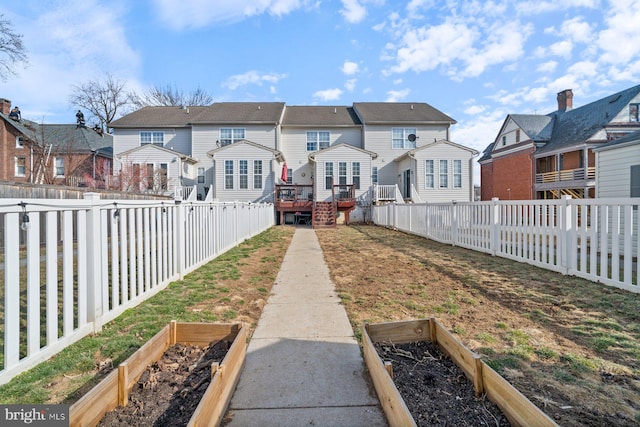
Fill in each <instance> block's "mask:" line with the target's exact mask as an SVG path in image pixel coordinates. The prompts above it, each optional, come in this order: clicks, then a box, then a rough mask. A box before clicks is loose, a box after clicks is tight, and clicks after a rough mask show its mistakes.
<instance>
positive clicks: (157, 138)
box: [140, 131, 164, 147]
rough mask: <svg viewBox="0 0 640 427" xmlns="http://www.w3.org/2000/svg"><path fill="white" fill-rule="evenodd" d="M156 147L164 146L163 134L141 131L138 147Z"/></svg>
mask: <svg viewBox="0 0 640 427" xmlns="http://www.w3.org/2000/svg"><path fill="white" fill-rule="evenodd" d="M149 144H153V145H158V146H160V147H162V146H164V132H158V131H143V132H140V145H149Z"/></svg>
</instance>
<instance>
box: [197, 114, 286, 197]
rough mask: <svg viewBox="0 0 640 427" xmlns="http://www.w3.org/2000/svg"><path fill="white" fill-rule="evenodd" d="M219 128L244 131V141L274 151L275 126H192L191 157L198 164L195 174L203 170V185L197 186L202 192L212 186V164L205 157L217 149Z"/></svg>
mask: <svg viewBox="0 0 640 427" xmlns="http://www.w3.org/2000/svg"><path fill="white" fill-rule="evenodd" d="M220 128H233V129H238V128H241V129H244V130H245V132H244V136H245V139H246V140H248V141H251V142H255V143H256V144H260V145H264V146H265V147H268V148H271V149H275V147H276V130H275V126H245V125H242V124H238V125H225V126H208V125H207V126H205V125H196V126H194V127H193V132H192V135H191V137H192V144H191V145H192V151H193V154H192V156H193V157H195V158H196V159H198V164H197V165H196V166H195V171H196V174H197V170H198V169H197V168H199V167H203V168H205V173H204V176H205V178H204V183H200V184H198V186H199V187H200V189H202V190H203V191H204V188H209V186H210V185H212V184H213V178H214V168H213V162H212V160H211V159H210V158H209V157H208V156H207V153H208V152H209V151H211V150H214V149H216V148H218V147H217V145H216V141H218V140H219V139H220ZM200 189H199V190H200Z"/></svg>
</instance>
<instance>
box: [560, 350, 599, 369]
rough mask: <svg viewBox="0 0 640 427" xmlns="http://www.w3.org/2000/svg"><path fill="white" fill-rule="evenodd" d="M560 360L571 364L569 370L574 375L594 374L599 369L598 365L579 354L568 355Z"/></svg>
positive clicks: (564, 355)
mask: <svg viewBox="0 0 640 427" xmlns="http://www.w3.org/2000/svg"><path fill="white" fill-rule="evenodd" d="M560 360H561V361H563V362H565V363H568V364H569V369H570V370H571V371H572V372H574V373H587V372H593V371H596V370H597V369H598V363H597V362H596V361H594V360H592V359H587V358H586V357H584V356H580V355H578V354H573V353H567V354H563V355H562V356H560Z"/></svg>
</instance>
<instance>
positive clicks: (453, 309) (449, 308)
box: [442, 301, 460, 315]
mask: <svg viewBox="0 0 640 427" xmlns="http://www.w3.org/2000/svg"><path fill="white" fill-rule="evenodd" d="M442 307H443V308H444V309H445V310H446V312H447V314H453V315H456V314H458V313H459V312H460V306H459V305H458V304H456V303H454V302H451V301H447V302H445V303H444V304H442Z"/></svg>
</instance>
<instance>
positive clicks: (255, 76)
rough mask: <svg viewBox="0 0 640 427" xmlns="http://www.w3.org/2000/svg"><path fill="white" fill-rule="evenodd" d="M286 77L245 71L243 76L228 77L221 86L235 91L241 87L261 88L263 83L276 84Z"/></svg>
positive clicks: (284, 75)
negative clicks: (255, 86)
mask: <svg viewBox="0 0 640 427" xmlns="http://www.w3.org/2000/svg"><path fill="white" fill-rule="evenodd" d="M285 77H287V75H286V74H275V73H267V74H261V73H260V72H258V71H256V70H251V71H247V72H246V73H244V74H236V75H234V76H231V77H229V78H228V79H227V80H225V82H224V83H223V84H222V86H224V87H226V88H228V89H230V90H236V89H237V88H239V87H241V86H248V85H257V86H262V84H263V83H272V84H275V83H278V82H279V81H280V80H282V79H284V78H285Z"/></svg>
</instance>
